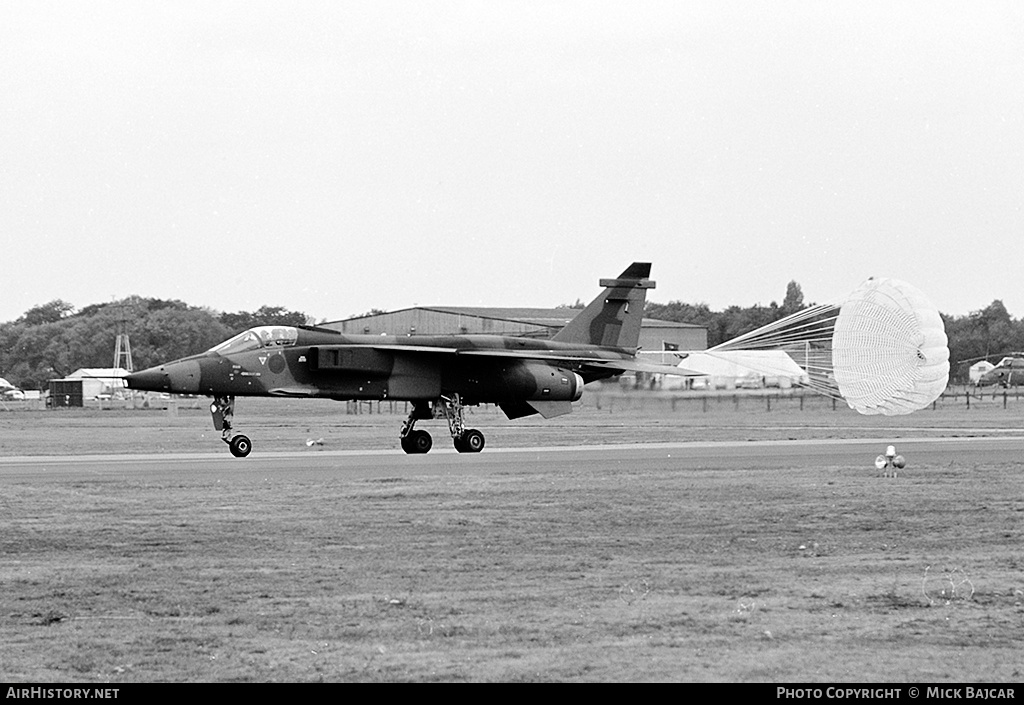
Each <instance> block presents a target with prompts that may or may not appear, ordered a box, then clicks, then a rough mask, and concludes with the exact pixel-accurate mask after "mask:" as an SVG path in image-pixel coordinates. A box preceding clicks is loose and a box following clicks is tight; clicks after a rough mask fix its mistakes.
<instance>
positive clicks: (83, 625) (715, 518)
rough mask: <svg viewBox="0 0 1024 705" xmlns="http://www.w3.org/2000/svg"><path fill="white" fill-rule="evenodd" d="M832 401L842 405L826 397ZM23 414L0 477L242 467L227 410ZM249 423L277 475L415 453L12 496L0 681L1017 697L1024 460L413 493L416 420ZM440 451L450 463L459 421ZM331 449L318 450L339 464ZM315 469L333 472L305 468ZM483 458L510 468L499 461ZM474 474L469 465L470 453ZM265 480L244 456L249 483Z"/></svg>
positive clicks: (863, 425)
mask: <svg viewBox="0 0 1024 705" xmlns="http://www.w3.org/2000/svg"><path fill="white" fill-rule="evenodd" d="M829 404H830V403H829ZM196 407H197V408H195V409H188V408H178V409H177V411H176V413H175V414H173V415H172V414H171V413H169V412H166V411H154V410H150V411H144V412H143V411H118V410H105V411H90V410H77V411H59V412H32V411H24V412H17V411H12V412H10V413H3V412H0V424H2V430H3V434H2V438H0V455H3V456H14V455H39V454H77V453H125V452H140V451H153V452H162V451H164V452H166V451H174V452H188V451H193V450H194V451H210V450H216V451H218V452H225V453H226V448H224V446H223V444H222V443H221V442H220V440H219V437H218V436H217V434H215V433H214V432H213V431H212V428H211V427H210V422H209V417H208V414H207V412H206V411H205V407H204V404H203V403H202V402H199V403H197V404H196ZM675 407H676V408H675V409H674V410H673V409H672V403H671V401H670V400H669V399H667V398H665V399H660V400H655V401H651V400H650V399H647V400H646V401H644V398H643V397H617V396H616V397H614V398H613V397H610V396H609V397H604V398H603V400H602V401H601V404H600V408H598V405H597V404H596V400H592V401H591V402H590V403H588V405H586V406H583V407H582V408H580V409H578V410H577V413H575V414H573V415H571V416H569V417H562V418H559V419H553V420H551V421H550V422H544V421H532V420H528V419H527V420H521V421H517V422H509V421H506V420H504V419H503V417H501V416H500V415H498V414H495V413H492V412H490V411H487V410H484V411H478V412H477V413H476V414H475V415H474V416H473V419H472V420H473V423H474V425H477V426H479V427H480V428H481V429H483V430H484V431H485V433H486V434H487V438H488V446H489V447H490V446H494V447H499V446H505V447H511V446H517V445H518V446H522V447H526V446H538V445H554V444H568V443H573V442H581V443H602V442H605V443H606V442H614V443H623V442H627V443H628V442H638V443H639V442H651V441H684V440H753V439H761V438H808V437H816V438H843V437H865V438H879V439H898V438H899V437H901V436H921V435H986V434H1004V435H1005V434H1016V435H1020V433H1021V431H1020V430H1019V429H1020V426H1021V424H1020V413H1019V407H1018V408H1014V404H1012V403H1011V405H1010V408H1008V409H1003V408H1002V404H1001V403H996V402H995V401H992V402H990V403H988V404H987V405H986V404H980V403H975V404H973V405H972V407H971V409H969V410H968V409H966V407H964V406H961V405H959V404H949V405H940V406H938V407H937V408H936V409H935V410H934V411H933V410H926V411H923V412H919V413H918V414H914V415H911V416H909V417H903V418H900V419H898V420H893V419H879V418H878V417H863V416H859V415H856V414H855V413H853V412H850V411H849V410H845V409H841V408H840V409H836V410H835V411H833V410H832V408H831V406H830V405H827V404H826V403H823V402H817V406H813V407H812V406H811V403H810V401H809V400H808V402H807V403H805V408H804V409H803V410H800V409H799V408H798V407H797V406H796V402H795V401H794V400H776V403H775V406H774V407H773V408H772V409H771V410H770V411H769V410H768V402H767V401H766V400H765V399H763V398H757V397H743V398H736V399H734V398H733V397H723V398H721V399H720V400H716V401H713V402H712V403H711V405H710V406H709V407H705V406H704V404H703V402H702V401H700V400H696V401H694V400H687V401H685V402H679V401H677V402H676V405H675ZM344 409H345V407H344V405H337V404H326V403H325V404H323V405H321V404H319V403H307V404H297V403H294V402H283V403H276V402H273V401H268V400H261V401H251V402H250V401H247V400H242V401H241V402H239V410H238V412H237V415H236V426H238V428H239V430H241V431H244V432H246V433H248V434H249V435H251V437H252V438H253V440H254V442H255V445H256V451H254V453H256V452H259V451H260V450H261V449H266V450H280V449H296V448H304V447H305V441H306V440H307V439H310V438H314V439H319V438H323V439H324V445H323V446H322V447H323V448H328V449H332V450H339V449H343V448H348V447H355V448H394V449H395V450H396V455H395V467H394V472H393V474H389V476H388V477H383V478H362V479H359V478H349V477H346V475H345V473H344V468H343V467H342V468H340V469H339V472H338V473H337V475H334V476H331V477H329V478H326V479H325V478H322V477H321V478H319V479H316V480H311V479H309V477H308V476H306V475H303V476H289V475H288V474H286V473H282V474H280V475H274V476H266V474H265V473H260V474H258V475H254V474H251V473H246V472H244V471H240V470H238V469H235V468H237V466H232V468H233V469H232V470H231V471H225V472H212V473H210V474H209V475H208V476H201V477H199V478H198V479H197V478H196V477H195V476H190V478H181V479H171V480H168V479H162V480H159V481H154V480H153V479H152V478H151V477H149V476H147V475H145V474H143V473H140V474H139V475H138V476H133V475H131V474H127V475H125V476H110V475H97V476H95V477H90V476H86V475H83V476H81V477H79V478H76V479H74V480H72V481H67V480H58V479H46V478H43V479H32V480H22V479H19V480H11V481H7V482H5V484H4V487H3V491H2V493H0V517H2V519H0V527H2V533H0V555H2V558H3V560H2V563H0V587H2V589H0V681H60V682H110V683H118V682H139V681H145V682H150V681H260V682H262V681H321V680H322V681H429V680H437V681H535V680H539V681H550V680H555V681H729V682H735V681H754V682H783V681H790V682H836V681H846V682H852V681H857V682H865V681H871V682H913V681H917V682H933V681H942V682H963V683H976V682H1004V683H1013V682H1019V681H1020V680H1021V678H1022V673H1024V665H1022V664H1024V659H1022V658H1021V653H1024V651H1022V646H1024V557H1022V552H1021V546H1022V537H1024V476H1022V469H1024V466H1022V459H1021V458H1016V457H1007V458H1005V461H1002V462H994V463H993V462H986V463H980V462H979V463H974V464H971V463H968V464H963V465H953V464H942V465H934V466H927V467H914V468H913V471H912V472H907V473H905V474H904V475H903V476H901V477H900V478H898V479H897V480H886V481H884V482H883V481H882V480H881V479H880V478H878V477H877V473H876V472H875V471H874V469H873V467H871V464H870V461H871V458H868V459H866V461H865V463H864V464H860V465H857V466H849V465H842V464H837V465H834V466H824V467H778V466H768V464H766V466H765V467H742V468H737V467H734V466H731V465H730V464H729V463H728V462H726V461H725V460H723V461H722V462H716V461H709V462H708V464H707V467H703V468H700V469H699V470H688V471H680V470H679V469H678V468H676V467H674V466H673V465H672V464H671V463H668V462H659V463H637V464H635V465H628V466H623V465H621V464H614V465H611V464H605V465H602V464H595V465H594V466H593V467H588V468H586V469H580V468H579V467H578V466H567V468H566V469H565V470H564V471H561V472H558V473H555V474H551V473H541V472H536V471H532V470H530V469H528V468H522V469H519V468H516V467H511V466H508V467H506V466H500V465H489V466H487V467H486V468H483V467H482V468H481V470H480V472H479V473H469V474H428V473H423V472H418V471H416V470H415V469H410V467H409V464H408V463H405V462H404V461H405V460H407V458H406V457H405V456H404V455H402V454H401V452H400V451H398V450H397V438H396V436H397V428H398V425H399V424H400V422H401V419H402V415H401V414H400V413H399V414H396V415H392V414H376V413H373V414H369V413H364V414H360V415H346V414H345V413H344ZM430 428H431V430H434V429H436V432H435V434H434V435H435V443H438V444H439V443H441V442H442V441H443V440H444V434H443V432H442V429H441V427H440V426H437V425H436V424H435V425H433V426H431V427H430ZM316 447H320V446H316ZM310 452H315V449H310ZM484 453H485V454H486V453H487V450H485V451H484ZM453 457H455V456H453ZM244 462H245V461H239V463H244Z"/></svg>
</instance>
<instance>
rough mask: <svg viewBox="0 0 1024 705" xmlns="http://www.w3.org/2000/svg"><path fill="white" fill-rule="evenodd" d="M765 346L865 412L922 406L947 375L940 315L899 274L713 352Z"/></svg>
mask: <svg viewBox="0 0 1024 705" xmlns="http://www.w3.org/2000/svg"><path fill="white" fill-rule="evenodd" d="M765 349H771V350H785V351H786V352H787V353H788V354H789V356H790V357H791V358H792V359H793V360H794V361H795V362H796V363H797V364H798V365H800V367H802V368H803V369H804V370H805V372H806V377H805V378H804V379H803V380H802V382H803V384H804V385H806V386H808V387H810V388H811V389H813V390H814V391H816V392H819V393H821V394H825V395H827V396H831V397H833V398H838V399H842V400H844V401H845V402H846V403H847V404H849V406H850V407H851V408H853V409H856V410H857V411H859V412H860V413H862V414H883V415H886V416H894V415H897V414H909V413H910V412H912V411H916V410H918V409H923V408H924V407H926V406H928V405H929V404H931V403H932V402H933V401H935V399H937V398H938V397H939V395H940V394H942V392H943V390H945V388H946V383H947V381H948V379H949V348H948V347H947V338H946V331H945V328H944V326H943V323H942V318H941V316H939V312H938V311H937V310H936V309H935V307H934V306H932V304H931V303H930V302H929V301H928V299H927V298H926V297H925V295H924V294H922V293H921V292H920V291H919V290H918V289H917V288H915V287H913V286H911V285H910V284H907V283H906V282H902V281H900V280H898V279H869V280H867V281H866V282H864V283H863V284H861V285H860V286H859V287H857V289H855V290H854V291H853V293H852V294H850V295H849V296H848V297H847V298H846V299H845V300H844V301H842V302H840V303H838V304H818V305H815V306H810V307H808V308H805V309H803V310H801V311H799V312H797V313H794V314H792V315H791V316H787V317H786V318H783V319H780V320H778V321H776V322H774V323H770V324H768V325H766V326H763V327H761V328H758V329H757V330H755V331H752V332H750V333H747V334H746V335H742V336H739V337H738V338H735V339H733V340H730V341H728V342H726V343H723V344H721V345H717V346H715V347H714V348H711V349H710V350H708V351H707V352H708V353H711V354H714V353H715V352H727V351H734V350H765ZM761 372H762V373H764V372H766V371H765V370H762V371H761Z"/></svg>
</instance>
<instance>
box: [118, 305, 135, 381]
mask: <svg viewBox="0 0 1024 705" xmlns="http://www.w3.org/2000/svg"><path fill="white" fill-rule="evenodd" d="M115 308H116V309H117V319H116V320H117V339H116V340H115V341H114V369H115V370H116V369H117V368H118V367H124V369H126V370H128V371H129V372H134V371H135V366H134V365H133V364H132V343H131V341H130V340H129V339H128V313H127V311H126V309H127V308H128V306H127V305H126V304H123V303H122V304H115ZM122 361H123V364H122Z"/></svg>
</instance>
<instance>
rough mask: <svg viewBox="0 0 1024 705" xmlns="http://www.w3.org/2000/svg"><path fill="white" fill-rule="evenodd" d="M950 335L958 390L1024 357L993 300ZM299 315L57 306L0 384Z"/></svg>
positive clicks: (712, 331) (682, 318)
mask: <svg viewBox="0 0 1024 705" xmlns="http://www.w3.org/2000/svg"><path fill="white" fill-rule="evenodd" d="M803 308H805V304H804V299H803V292H802V291H801V288H800V285H799V284H798V283H797V282H795V281H791V282H789V284H788V285H787V287H786V294H785V296H784V297H783V300H782V303H781V304H778V303H776V302H774V301H773V302H771V303H770V304H769V305H767V306H762V305H760V304H756V305H754V306H748V307H742V306H729V307H728V308H726V309H725V310H723V311H712V310H711V309H710V307H709V306H708V305H707V304H704V303H697V304H689V303H682V302H680V301H671V302H669V303H667V304H659V303H654V302H648V303H647V307H646V309H645V311H644V315H645V316H646V317H648V318H656V319H660V320H665V321H676V322H680V323H691V324H695V325H699V326H703V327H705V328H707V331H708V346H709V347H710V346H714V345H717V344H719V343H723V342H725V341H727V340H731V339H733V338H735V337H737V336H739V335H743V334H744V333H747V332H750V331H752V330H755V329H756V328H759V327H761V326H763V325H767V324H769V323H773V322H775V321H777V320H779V319H781V318H784V317H785V316H788V315H790V314H793V313H795V312H797V311H799V310H801V309H803ZM941 315H942V320H943V322H944V323H945V326H946V334H947V336H948V337H949V350H950V380H951V381H952V382H957V383H966V382H967V374H968V368H969V366H970V363H972V362H975V361H977V360H979V359H984V358H992V360H993V362H996V361H998V358H999V357H1001V356H1002V355H1007V354H1010V353H1012V352H1015V351H1024V319H1021V320H1015V319H1013V318H1012V317H1011V316H1010V314H1009V312H1007V310H1006V307H1005V306H1004V305H1003V302H1002V301H1000V300H998V299H997V300H995V301H993V302H992V303H991V304H989V305H988V306H986V307H985V308H984V309H981V310H980V311H974V312H972V313H969V314H967V315H965V316H948V315H946V314H941ZM307 322H308V317H307V316H306V314H304V313H302V312H299V311H289V310H286V309H284V308H282V307H280V306H263V307H261V308H259V309H258V310H256V311H251V312H248V311H239V312H237V313H219V312H216V311H212V310H210V309H207V308H201V307H195V306H189V305H187V304H185V303H183V302H181V301H177V300H163V299H152V298H142V297H131V298H129V299H124V300H122V301H115V302H112V303H109V304H93V305H90V306H86V307H85V308H83V309H81V310H80V311H75V307H74V306H72V305H71V304H69V303H67V302H65V301H62V300H60V299H57V300H54V301H51V302H49V303H46V304H42V305H40V306H36V307H33V308H32V309H30V310H28V311H26V312H25V314H24V315H23V316H21V317H20V318H18V319H17V320H14V321H10V322H8V323H0V377H4V378H6V379H7V380H8V381H10V382H11V383H12V384H14V385H16V386H18V387H21V388H22V389H43V388H45V387H46V386H47V384H48V383H49V380H51V379H59V378H61V377H65V376H67V375H68V374H70V373H72V372H74V371H75V370H77V369H79V368H82V367H101V368H102V367H110V366H111V365H112V364H113V362H114V343H115V340H116V337H117V333H118V330H119V327H120V326H123V327H124V330H125V332H127V333H128V334H129V336H130V341H131V350H132V361H133V363H134V365H135V368H136V369H142V368H144V367H151V366H153V365H158V364H160V363H162V362H166V361H167V360H175V359H178V358H180V357H185V356H187V355H193V354H195V353H199V352H202V351H203V350H208V349H209V348H211V347H213V346H214V345H216V344H217V343H220V342H221V341H223V340H226V339H227V338H229V337H231V336H232V335H234V334H236V333H239V332H241V331H243V330H246V329H247V328H251V327H253V326H257V325H304V324H306V323H307Z"/></svg>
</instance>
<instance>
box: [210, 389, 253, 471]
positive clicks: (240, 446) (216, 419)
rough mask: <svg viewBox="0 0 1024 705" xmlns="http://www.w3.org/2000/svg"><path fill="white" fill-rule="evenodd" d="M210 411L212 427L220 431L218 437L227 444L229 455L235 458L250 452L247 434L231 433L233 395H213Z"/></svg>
mask: <svg viewBox="0 0 1024 705" xmlns="http://www.w3.org/2000/svg"><path fill="white" fill-rule="evenodd" d="M210 413H211V414H213V427H214V428H215V429H217V430H218V431H220V437H221V438H222V439H223V440H224V442H225V443H227V444H228V448H230V449H231V455H233V456H235V457H236V458H244V457H245V456H247V455H249V453H251V452H252V441H250V440H249V437H248V436H243V435H241V434H239V435H237V436H232V435H231V419H232V418H234V416H235V398H234V397H214V398H213V403H212V404H211V405H210Z"/></svg>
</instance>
